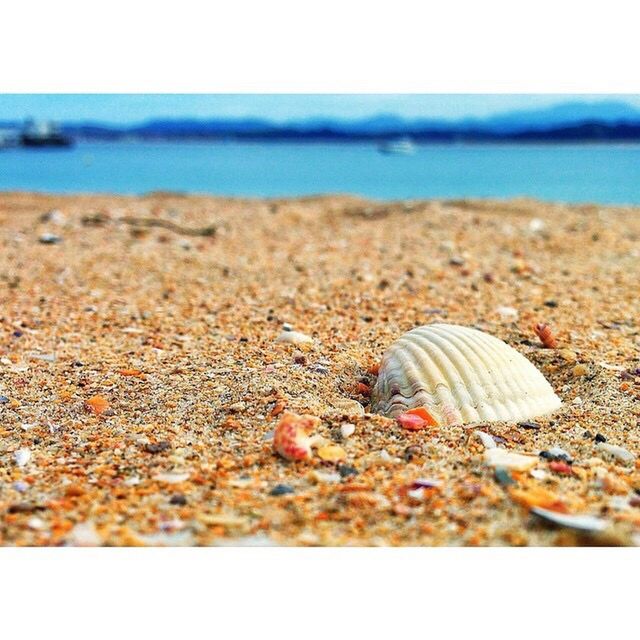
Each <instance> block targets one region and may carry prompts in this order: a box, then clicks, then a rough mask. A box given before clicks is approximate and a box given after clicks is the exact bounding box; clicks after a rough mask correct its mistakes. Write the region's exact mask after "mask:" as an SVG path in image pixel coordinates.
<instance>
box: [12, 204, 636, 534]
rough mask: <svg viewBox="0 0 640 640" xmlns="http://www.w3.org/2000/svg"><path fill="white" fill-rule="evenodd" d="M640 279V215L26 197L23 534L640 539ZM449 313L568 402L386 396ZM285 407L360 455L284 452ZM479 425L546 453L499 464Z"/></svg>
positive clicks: (16, 325) (515, 207) (19, 470)
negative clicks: (492, 414) (460, 416)
mask: <svg viewBox="0 0 640 640" xmlns="http://www.w3.org/2000/svg"><path fill="white" fill-rule="evenodd" d="M639 280H640V210H638V209H635V210H634V209H630V208H616V207H608V206H599V205H584V206H564V205H560V204H548V203H542V202H538V201H533V200H524V199H523V200H509V201H480V200H478V201H473V200H460V201H411V202H397V203H380V202H372V201H366V200H360V199H357V198H353V197H347V196H344V197H343V196H332V197H318V198H305V199H298V200H249V199H246V200H244V199H233V200H232V199H219V198H213V197H198V196H185V195H180V194H171V193H157V194H151V195H149V196H145V197H116V196H46V195H37V194H23V193H2V194H0V436H1V437H0V514H1V515H0V544H1V545H46V546H49V545H112V546H118V545H219V544H230V545H234V544H245V545H267V544H270V545H340V546H343V545H352V546H357V545H392V546H404V545H427V546H431V545H436V546H439V545H454V546H458V545H474V546H477V545H518V546H520V545H533V546H538V545H577V544H616V545H623V544H624V545H631V544H637V543H638V541H639V536H640V495H639V494H640V470H639V468H638V465H637V464H636V456H637V455H638V454H640V430H639V426H640V314H639V312H638V282H639ZM433 322H446V323H452V324H461V325H466V326H472V327H477V328H479V329H482V330H483V331H486V332H488V333H490V334H492V335H494V336H496V337H498V338H500V339H502V340H504V341H505V342H507V343H508V344H509V345H511V346H513V347H514V348H515V349H517V350H518V351H519V352H520V353H522V354H523V355H525V356H526V357H527V358H528V359H529V360H531V362H533V363H534V364H535V365H536V366H537V367H538V368H539V369H540V370H541V371H542V372H543V373H544V375H545V377H546V378H547V380H548V381H549V382H550V383H551V385H552V387H553V388H554V390H555V391H556V393H557V394H558V395H559V396H560V398H561V399H562V401H563V406H562V408H561V409H560V410H559V411H558V412H556V413H555V414H553V415H550V416H545V417H541V418H537V419H535V421H534V422H533V423H532V424H527V425H522V424H517V423H509V424H506V423H494V424H488V425H487V424H485V425H476V426H473V427H468V426H465V427H438V428H434V429H428V430H422V431H419V432H415V433H414V432H410V431H406V430H404V429H403V428H401V426H400V425H399V424H398V423H397V422H396V421H394V420H390V419H387V418H384V417H381V416H377V415H371V414H369V413H368V404H369V399H368V393H369V390H370V389H371V387H372V386H373V384H374V383H375V371H376V364H377V363H378V362H379V361H380V357H381V355H382V353H383V352H384V350H385V349H386V348H387V347H388V346H389V345H390V344H391V343H392V342H393V341H394V340H395V339H396V338H398V337H399V336H400V335H401V334H402V333H403V332H405V331H407V330H409V329H411V328H413V327H416V326H419V325H423V324H429V323H433ZM538 322H544V323H548V324H549V325H550V326H551V328H552V330H553V332H554V334H555V336H556V338H557V341H558V347H557V348H555V349H545V348H543V347H542V345H541V343H540V340H539V339H538V337H537V336H536V335H535V333H534V332H533V330H532V325H533V324H534V323H538ZM285 325H287V328H291V329H293V330H295V331H297V332H301V333H303V334H305V335H306V336H309V337H310V338H311V339H312V342H308V343H300V344H288V343H282V342H278V340H277V339H278V336H279V335H280V334H281V332H282V330H283V326H285ZM284 412H292V413H297V414H311V415H313V416H317V417H318V418H320V420H321V422H320V424H319V426H318V428H317V433H318V434H319V435H322V436H324V437H325V438H326V439H327V441H330V442H331V443H333V445H335V446H334V447H333V449H332V451H338V452H339V453H337V454H336V455H335V457H336V458H340V459H339V460H337V459H336V460H330V459H325V460H323V459H322V458H321V457H320V456H318V455H314V457H313V458H312V459H311V460H310V461H305V462H295V463H293V462H288V461H286V460H284V459H283V458H282V457H280V456H278V455H276V454H275V453H274V451H273V445H272V438H273V430H274V428H275V426H276V425H277V423H278V421H279V420H280V419H281V418H282V415H283V414H284ZM345 425H353V429H351V427H345ZM475 429H480V430H482V431H483V432H485V433H487V434H489V435H491V436H492V437H493V439H494V441H495V442H496V443H497V444H498V446H499V447H501V448H504V449H506V450H509V451H513V452H519V453H524V454H533V455H535V456H538V461H537V463H536V465H535V467H534V468H533V469H530V470H528V471H512V472H510V473H508V474H507V475H506V476H505V475H501V474H496V472H495V470H494V469H493V468H492V467H491V466H489V465H487V464H486V462H485V458H484V454H485V449H484V445H483V443H482V442H481V440H480V439H479V438H478V437H477V436H476V434H475V433H474V430H475ZM351 431H352V433H350V434H349V432H351ZM345 434H347V435H346V437H345ZM603 444H605V445H615V446H614V447H611V446H609V447H608V448H607V447H603V446H602V445H603ZM615 447H621V448H623V450H625V451H626V452H627V453H628V454H629V455H628V456H625V455H624V454H616V453H615V452H616V451H617V449H615ZM554 448H560V449H561V450H562V451H563V452H564V453H563V454H559V453H555V454H552V455H548V453H543V455H542V456H539V454H540V452H549V451H550V450H551V451H554V450H555V449H554ZM326 457H327V458H328V457H330V456H326ZM538 507H543V508H545V509H550V510H552V511H554V512H555V513H561V514H564V515H569V516H571V515H577V514H584V515H589V516H595V517H596V518H598V522H600V523H602V528H601V530H599V531H598V532H597V533H594V532H580V531H579V530H577V529H576V528H574V527H566V526H557V525H553V524H552V523H551V522H548V521H546V520H544V519H543V518H541V517H539V516H537V515H535V513H532V511H531V509H534V508H538Z"/></svg>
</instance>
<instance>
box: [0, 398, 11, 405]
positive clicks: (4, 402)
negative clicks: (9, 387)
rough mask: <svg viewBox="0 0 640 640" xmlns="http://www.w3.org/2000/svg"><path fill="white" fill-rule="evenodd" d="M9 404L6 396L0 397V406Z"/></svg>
mask: <svg viewBox="0 0 640 640" xmlns="http://www.w3.org/2000/svg"><path fill="white" fill-rule="evenodd" d="M8 402H9V398H7V396H0V404H7V403H8Z"/></svg>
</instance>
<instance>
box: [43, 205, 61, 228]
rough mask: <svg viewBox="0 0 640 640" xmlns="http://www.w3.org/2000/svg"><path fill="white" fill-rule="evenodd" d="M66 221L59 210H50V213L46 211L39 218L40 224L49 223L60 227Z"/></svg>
mask: <svg viewBox="0 0 640 640" xmlns="http://www.w3.org/2000/svg"><path fill="white" fill-rule="evenodd" d="M66 221H67V218H66V216H65V215H64V213H62V211H60V210H59V209H52V210H51V211H47V212H45V213H43V214H42V215H41V216H40V222H42V223H45V222H51V223H53V224H55V225H58V226H60V227H61V226H62V225H64V224H65V223H66Z"/></svg>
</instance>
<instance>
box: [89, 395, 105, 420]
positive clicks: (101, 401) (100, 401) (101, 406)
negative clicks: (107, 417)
mask: <svg viewBox="0 0 640 640" xmlns="http://www.w3.org/2000/svg"><path fill="white" fill-rule="evenodd" d="M84 407H85V409H86V410H87V411H89V412H91V413H93V414H95V415H97V416H100V415H102V414H103V413H104V412H105V411H107V409H109V401H108V400H107V399H106V398H105V397H104V396H100V395H96V396H92V397H91V398H89V399H88V400H85V403H84Z"/></svg>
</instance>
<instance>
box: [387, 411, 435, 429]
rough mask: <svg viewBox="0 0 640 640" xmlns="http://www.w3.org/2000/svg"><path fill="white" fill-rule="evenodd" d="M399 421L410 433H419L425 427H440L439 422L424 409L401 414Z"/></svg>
mask: <svg viewBox="0 0 640 640" xmlns="http://www.w3.org/2000/svg"><path fill="white" fill-rule="evenodd" d="M397 420H398V422H399V423H400V425H401V426H402V427H404V428H405V429H407V430H409V431H419V430H420V429H424V428H425V427H437V426H438V422H437V421H436V420H435V418H434V417H433V416H432V415H431V414H430V413H429V412H428V411H427V410H426V409H425V408H424V407H416V408H415V409H409V411H405V412H404V413H401V414H400V415H399V416H398V417H397Z"/></svg>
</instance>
